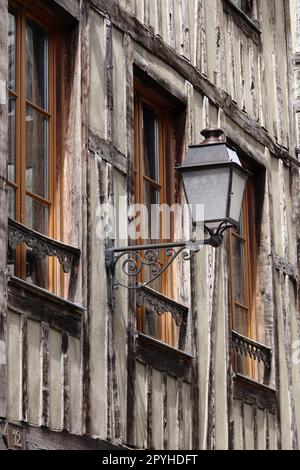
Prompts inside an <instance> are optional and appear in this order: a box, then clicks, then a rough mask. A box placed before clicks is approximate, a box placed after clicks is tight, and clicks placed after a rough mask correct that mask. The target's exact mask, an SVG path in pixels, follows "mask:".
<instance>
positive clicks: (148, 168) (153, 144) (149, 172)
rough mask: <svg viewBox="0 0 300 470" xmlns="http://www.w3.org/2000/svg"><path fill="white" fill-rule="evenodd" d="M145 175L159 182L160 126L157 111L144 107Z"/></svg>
mask: <svg viewBox="0 0 300 470" xmlns="http://www.w3.org/2000/svg"><path fill="white" fill-rule="evenodd" d="M143 150H144V152H143V153H144V174H145V175H146V176H148V177H149V178H151V179H152V180H154V181H159V156H158V124H157V118H156V114H155V111H154V110H153V109H152V108H151V107H150V106H148V105H146V104H144V105H143Z"/></svg>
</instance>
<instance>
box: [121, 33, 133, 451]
mask: <svg viewBox="0 0 300 470" xmlns="http://www.w3.org/2000/svg"><path fill="white" fill-rule="evenodd" d="M124 44H125V55H126V68H125V77H126V103H127V104H126V140H127V165H128V166H127V188H126V189H127V204H128V206H130V205H131V204H133V203H134V201H135V193H134V186H135V171H134V158H135V156H134V85H133V43H132V39H131V38H130V36H129V35H128V34H126V35H125V38H124ZM127 222H128V223H130V218H128V220H127ZM127 302H128V324H127V344H128V353H127V396H126V398H127V410H126V420H127V428H126V439H127V442H128V443H129V444H130V445H133V444H134V442H135V428H136V407H135V398H134V397H135V387H136V354H135V331H136V295H135V292H134V291H133V290H132V291H130V292H129V293H128V297H127Z"/></svg>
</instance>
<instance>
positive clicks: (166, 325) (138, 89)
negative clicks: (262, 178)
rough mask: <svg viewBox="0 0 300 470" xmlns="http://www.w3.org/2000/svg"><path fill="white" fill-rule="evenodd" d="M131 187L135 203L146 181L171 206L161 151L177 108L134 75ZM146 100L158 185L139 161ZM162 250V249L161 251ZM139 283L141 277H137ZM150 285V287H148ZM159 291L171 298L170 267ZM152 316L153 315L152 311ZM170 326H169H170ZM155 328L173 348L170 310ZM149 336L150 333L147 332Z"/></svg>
mask: <svg viewBox="0 0 300 470" xmlns="http://www.w3.org/2000/svg"><path fill="white" fill-rule="evenodd" d="M134 98H135V99H134V148H135V151H134V179H135V184H134V189H135V203H136V204H142V203H143V202H144V199H143V195H142V192H143V182H144V181H147V182H150V184H151V183H153V184H154V185H155V186H156V187H159V189H160V201H159V204H164V203H167V204H170V205H172V203H173V202H172V201H170V196H169V193H170V191H169V186H171V187H174V192H175V187H176V175H174V176H173V177H172V179H171V183H170V184H168V183H167V166H170V162H169V161H167V155H166V152H165V145H166V139H167V127H168V126H170V125H171V120H170V118H169V117H168V116H170V115H172V114H171V113H173V112H176V111H177V107H176V105H175V104H173V103H172V102H170V101H169V100H167V99H165V98H164V97H163V96H160V95H159V94H158V92H157V91H154V90H153V89H152V88H150V87H149V86H147V85H145V84H143V83H142V82H141V81H140V80H139V79H138V78H135V79H134ZM143 103H146V104H147V105H149V106H150V107H151V108H153V109H154V110H155V112H156V115H157V116H158V130H159V137H158V141H159V143H158V148H159V184H157V182H156V181H153V182H152V180H151V179H150V178H148V177H146V176H145V175H143V174H142V164H143V163H142V161H143V151H142V150H141V149H142V145H143V143H142V137H143V131H142V114H141V110H142V104H143ZM176 153H177V152H176V148H175V149H174V155H172V158H173V161H172V163H173V167H175V160H176ZM162 227H163V221H162V214H161V213H160V230H161V234H160V239H159V240H155V242H156V243H161V242H165V241H166V239H163V238H162V235H163V232H162ZM170 235H171V237H170V239H167V240H168V241H172V240H173V237H174V224H173V223H172V221H171V234H170ZM143 242H144V241H143V240H142V239H141V238H139V239H138V240H137V241H136V244H142V243H143ZM152 242H153V240H152ZM162 251H163V250H162ZM160 262H161V263H162V264H165V263H166V254H165V253H164V254H162V255H161V258H160ZM139 281H140V282H141V281H142V279H140V280H139ZM152 288H153V287H152ZM160 292H161V293H162V294H164V295H166V296H169V297H171V298H172V297H173V294H174V292H173V273H172V267H170V268H169V269H168V272H164V273H163V274H162V276H161V288H160ZM155 315H156V314H155ZM170 325H173V326H171V327H170ZM156 327H157V328H158V335H155V336H153V338H154V339H157V340H160V341H163V342H164V343H165V344H167V345H169V346H172V347H175V343H176V342H177V341H179V331H177V330H176V328H177V329H178V327H176V325H175V321H174V319H173V318H172V316H171V314H170V313H165V314H163V315H160V316H159V317H158V318H157V326H156ZM137 330H138V331H139V332H140V333H141V334H147V333H146V315H145V307H139V308H137ZM149 336H150V335H149Z"/></svg>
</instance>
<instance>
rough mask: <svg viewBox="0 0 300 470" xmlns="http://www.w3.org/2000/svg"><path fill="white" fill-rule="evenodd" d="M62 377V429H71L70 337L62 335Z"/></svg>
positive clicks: (64, 333)
mask: <svg viewBox="0 0 300 470" xmlns="http://www.w3.org/2000/svg"><path fill="white" fill-rule="evenodd" d="M61 376H62V427H63V430H64V431H69V429H70V378H69V337H68V334H67V333H66V332H65V331H63V332H62V334H61Z"/></svg>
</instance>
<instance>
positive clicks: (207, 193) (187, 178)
mask: <svg viewBox="0 0 300 470" xmlns="http://www.w3.org/2000/svg"><path fill="white" fill-rule="evenodd" d="M201 134H202V135H203V136H204V138H205V140H204V141H203V142H202V143H201V144H199V145H191V146H190V147H189V151H188V154H187V158H186V159H185V161H184V163H183V164H182V166H180V167H177V171H179V172H180V174H181V176H182V180H183V185H184V191H185V195H186V199H187V202H188V204H189V205H190V207H191V210H192V219H193V222H194V223H195V224H198V223H203V222H204V223H205V226H206V228H211V229H217V227H218V226H219V225H220V224H221V223H222V226H224V225H225V226H226V225H233V226H238V224H239V219H240V213H241V207H242V202H243V195H244V190H245V186H246V181H247V177H248V175H249V172H248V171H247V170H246V169H245V168H243V167H242V165H241V162H240V160H239V158H238V155H237V153H236V151H235V150H234V149H233V148H231V147H230V146H229V145H228V144H227V143H226V140H225V135H224V131H223V130H222V129H204V130H203V131H202V132H201ZM200 205H202V207H203V209H204V220H203V219H202V220H199V215H198V214H202V212H201V211H197V206H200Z"/></svg>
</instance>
